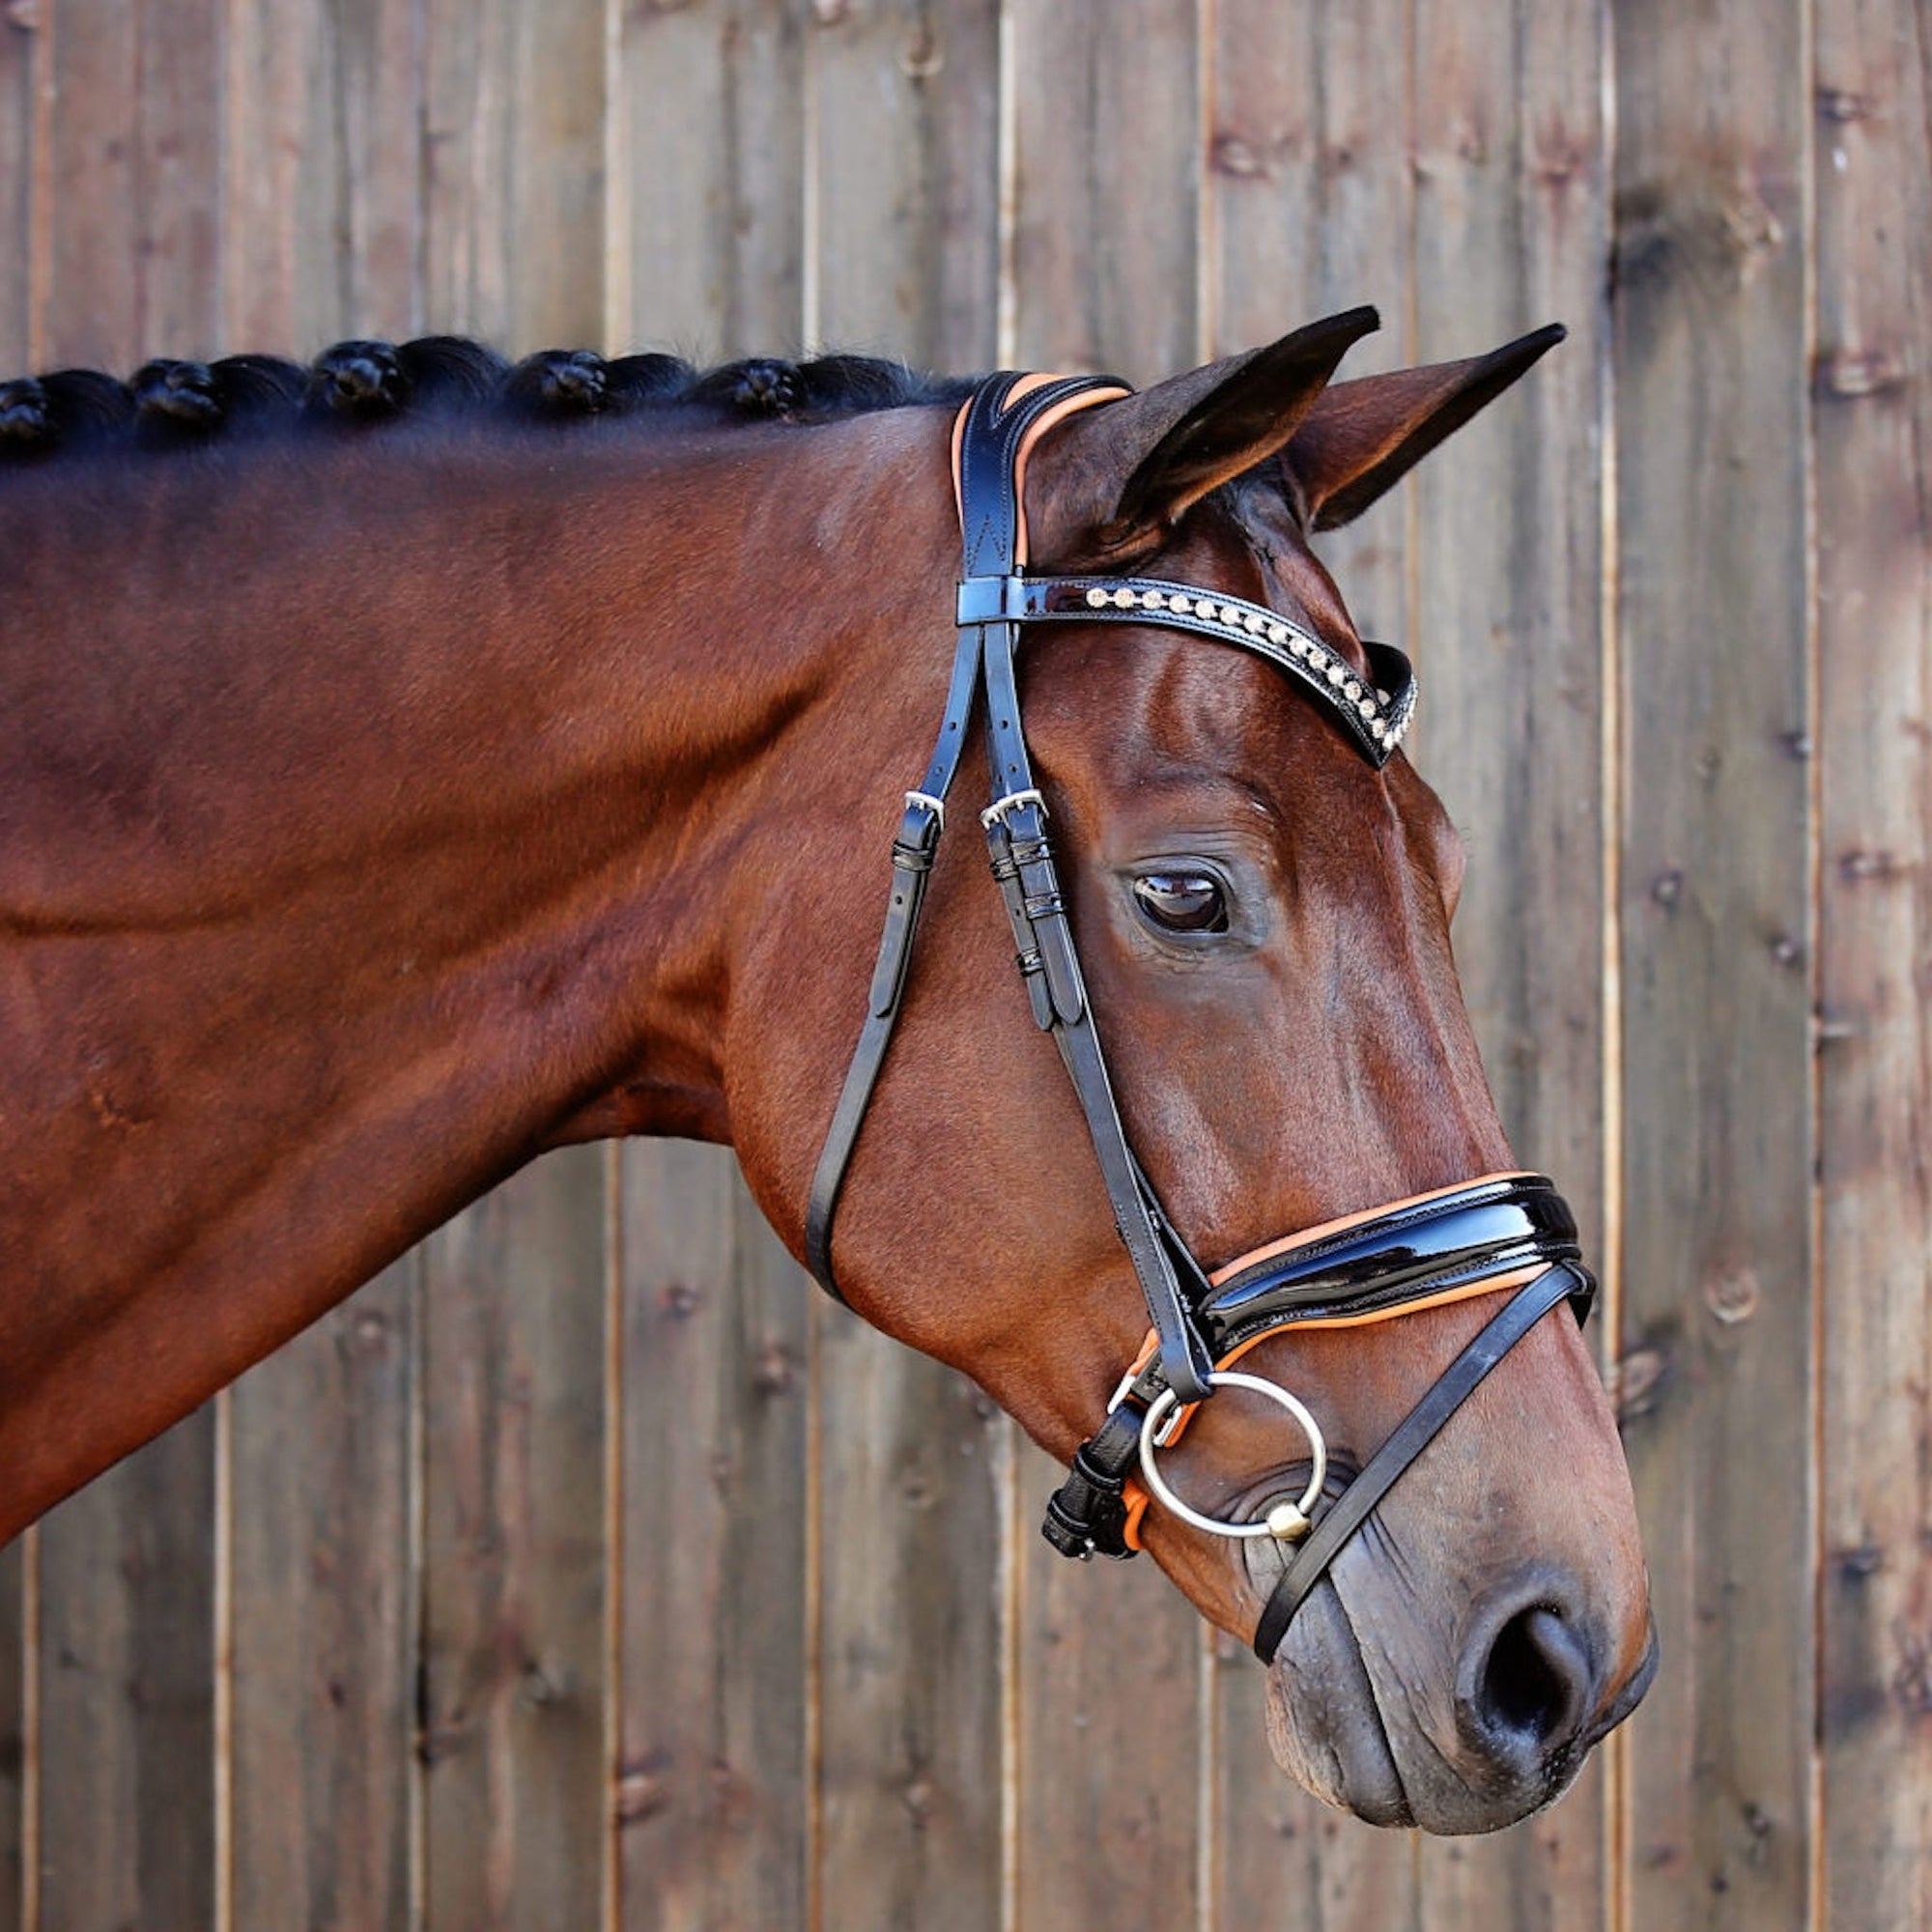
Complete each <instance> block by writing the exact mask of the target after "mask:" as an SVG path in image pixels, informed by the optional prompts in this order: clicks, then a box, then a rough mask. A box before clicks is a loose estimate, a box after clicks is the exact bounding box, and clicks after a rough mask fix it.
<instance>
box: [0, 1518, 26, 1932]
mask: <svg viewBox="0 0 1932 1932" xmlns="http://www.w3.org/2000/svg"><path fill="white" fill-rule="evenodd" d="M25 1557H26V1544H25V1542H24V1540H20V1541H16V1542H14V1543H13V1544H10V1545H9V1546H8V1547H7V1548H5V1549H0V1932H21V1921H22V1918H23V1915H24V1911H25V1906H26V1868H25V1865H24V1863H23V1862H22V1854H23V1852H24V1850H25V1845H24V1838H25V1827H26V1810H25V1804H26V1765H27V1683H26V1665H27V1628H26V1625H27V1618H26V1608H27V1605H26V1600H25V1597H24V1596H23V1594H22V1591H23V1588H24V1584H25V1578H24V1577H23V1576H22V1574H21V1573H22V1571H23V1569H24V1565H25Z"/></svg>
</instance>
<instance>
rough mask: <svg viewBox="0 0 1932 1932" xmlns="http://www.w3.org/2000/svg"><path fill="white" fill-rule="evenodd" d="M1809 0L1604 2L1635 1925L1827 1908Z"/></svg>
mask: <svg viewBox="0 0 1932 1932" xmlns="http://www.w3.org/2000/svg"><path fill="white" fill-rule="evenodd" d="M1803 17H1804V9H1803V8H1802V7H1801V6H1800V5H1799V4H1798V0H1783V4H1779V5H1775V6H1770V5H1764V4H1761V0H1749V4H1745V0H1709V4H1707V5H1704V6H1701V7H1699V8H1697V9H1695V10H1686V9H1684V8H1681V7H1677V6H1672V5H1665V4H1660V0H1635V3H1634V4H1631V5H1627V6H1620V7H1618V8H1617V9H1615V10H1614V20H1613V25H1614V31H1615V61H1616V73H1617V106H1616V128H1617V137H1616V147H1617V153H1616V164H1615V165H1616V234H1615V284H1614V288H1615V297H1614V305H1613V318H1614V329H1613V355H1614V363H1615V378H1614V380H1615V385H1616V412H1615V422H1616V435H1617V472H1618V506H1617V523H1618V550H1619V555H1618V561H1617V580H1618V583H1619V586H1620V620H1619V650H1620V653H1621V660H1622V665H1623V669H1624V676H1625V706H1626V708H1625V712H1624V717H1625V721H1626V730H1625V748H1624V751H1625V758H1626V760H1627V763H1626V769H1625V775H1624V781H1623V784H1622V793H1623V800H1624V834H1623V837H1624V854H1623V892H1622V903H1621V917H1622V929H1623V945H1622V958H1623V965H1622V976H1623V986H1624V991H1625V996H1626V1001H1627V1006H1626V1013H1625V1019H1624V1025H1623V1055H1622V1081H1623V1094H1624V1119H1625V1122H1626V1129H1625V1135H1624V1152H1623V1162H1624V1176H1625V1223H1624V1227H1623V1229H1622V1231H1621V1234H1622V1251H1623V1260H1622V1267H1623V1281H1624V1322H1625V1339H1626V1343H1627V1345H1629V1346H1631V1347H1634V1349H1636V1350H1639V1351H1641V1352H1642V1353H1643V1354H1645V1355H1646V1356H1647V1357H1648V1364H1647V1366H1648V1367H1649V1368H1651V1369H1654V1371H1655V1374H1654V1376H1652V1377H1651V1379H1650V1389H1649V1392H1648V1394H1647V1397H1646V1406H1645V1412H1644V1413H1642V1414H1641V1415H1640V1416H1630V1417H1628V1419H1627V1429H1626V1441H1627V1445H1628V1447H1629V1450H1630V1455H1631V1463H1632V1471H1633V1474H1634V1478H1635V1481H1636V1490H1637V1498H1638V1503H1639V1507H1640V1509H1641V1511H1642V1515H1643V1520H1644V1527H1645V1536H1646V1541H1647V1545H1648V1548H1649V1552H1650V1561H1651V1575H1652V1578H1653V1582H1654V1585H1655V1593H1656V1594H1655V1605H1656V1609H1657V1613H1658V1618H1659V1622H1660V1625H1661V1627H1662V1644H1663V1651H1662V1656H1663V1662H1662V1672H1661V1674H1660V1676H1659V1678H1658V1682H1657V1685H1656V1688H1655V1689H1654V1690H1652V1691H1651V1693H1650V1696H1649V1698H1648V1700H1647V1701H1646V1703H1645V1705H1644V1707H1643V1709H1642V1710H1641V1711H1640V1712H1639V1713H1638V1714H1637V1717H1636V1719H1635V1720H1634V1723H1633V1725H1632V1729H1631V1734H1630V1743H1629V1749H1628V1765H1629V1773H1630V1776H1629V1817H1630V1843H1629V1856H1630V1866H1629V1870H1628V1872H1627V1874H1626V1878H1625V1893H1626V1896H1627V1898H1628V1900H1629V1909H1630V1913H1631V1918H1632V1922H1633V1923H1635V1924H1640V1925H1642V1926H1644V1927H1645V1928H1646V1932H1669V1928H1672V1927H1686V1928H1688V1927H1692V1926H1695V1927H1699V1928H1706V1927H1708V1928H1723V1927H1729V1926H1739V1927H1743V1926H1751V1927H1757V1926H1763V1925H1769V1924H1776V1925H1797V1924H1802V1923H1804V1919H1805V1916H1806V1913H1807V1911H1808V1902H1809V1887H1810V1882H1811V1869H1810V1866H1811V1859H1812V1856H1813V1847H1812V1845H1811V1842H1810V1831H1809V1824H1808V1816H1807V1813H1808V1805H1809V1778H1810V1769H1811V1728H1812V1692H1813V1674H1814V1673H1813V1667H1812V1659H1813V1636H1814V1630H1813V1617H1812V1599H1811V1549H1812V1525H1811V1523H1810V1522H1809V1520H1807V1519H1808V1511H1807V1507H1806V1497H1807V1493H1808V1492H1807V1477H1808V1463H1809V1450H1810V1441H1811V1427H1812V1418H1811V1414H1810V1399H1811V1374H1812V1363H1811V1323H1812V1304H1811V1266H1810V1257H1811V1246H1812V1240H1811V1228H1810V1213H1809V1203H1810V1189H1811V1161H1812V1151H1813V1147H1814V1141H1813V1133H1812V1120H1811V1107H1810V1099H1809V1088H1810V1037H1809V1014H1808V1011H1807V1005H1808V989H1807V986H1806V972H1807V946H1808V933H1807V930H1806V913H1807V906H1808V901H1809V884H1810V881H1809V862H1808V854H1807V832H1808V814H1807V792H1808V783H1807V780H1808V773H1807V769H1806V766H1805V762H1804V756H1803V753H1804V747H1805V745H1806V742H1807V737H1808V730H1809V723H1808V720H1807V715H1806V701H1807V694H1806V674H1805V671H1806V582H1805V576H1806V572H1805V469H1806V461H1805V430H1806V412H1805V408H1804V379H1805V369H1804V227H1803V223H1804V192H1803V180H1804V159H1805V128H1806V126H1807V121H1808V113H1809V103H1808V102H1807V101H1806V100H1805V99H1804V98H1803V82H1804V73H1805V70H1806V58H1805V56H1806V49H1805V47H1804V43H1803V34H1802V21H1803Z"/></svg>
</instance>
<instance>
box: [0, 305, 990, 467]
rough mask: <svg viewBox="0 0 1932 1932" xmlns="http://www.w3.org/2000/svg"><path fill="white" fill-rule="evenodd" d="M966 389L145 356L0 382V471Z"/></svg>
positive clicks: (751, 363) (799, 414) (812, 368)
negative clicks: (385, 431) (375, 434)
mask: <svg viewBox="0 0 1932 1932" xmlns="http://www.w3.org/2000/svg"><path fill="white" fill-rule="evenodd" d="M975 380H976V379H974V378H970V377H964V378H962V377H932V376H926V375H922V374H920V373H919V372H918V371H916V370H913V369H910V368H908V367H907V366H906V365H905V364H904V363H902V362H892V361H885V360H881V359H879V358H877V357H873V356H867V355H820V356H815V357H812V358H810V359H808V360H805V361H789V360H787V359H785V358H783V357H781V356H775V355H754V356H746V357H743V358H741V359H739V360H737V361H733V362H725V363H722V364H720V365H719V366H718V367H717V368H714V369H709V370H702V371H700V370H697V369H694V368H693V367H692V366H691V364H690V363H688V362H685V361H682V360H680V359H679V358H678V357H677V356H674V355H648V354H647V355H623V356H618V357H615V358H613V359H607V358H606V357H604V356H602V355H598V354H596V352H595V351H593V350H588V349H546V350H541V351H539V352H538V353H537V354H536V355H527V356H526V357H525V358H524V359H523V360H522V361H521V362H517V363H514V364H513V363H511V362H509V361H507V360H505V358H504V357H503V356H501V355H498V354H497V352H496V351H495V350H494V349H491V348H489V347H487V346H486V345H485V344H483V343H480V342H472V341H469V339H467V338H466V337H463V336H457V335H426V336H422V337H419V338H418V339H417V340H415V341H413V342H404V343H391V342H380V341H375V340H365V339H354V340H351V341H347V342H338V343H336V344H335V345H334V346H333V347H332V348H329V349H326V350H324V351H323V353H322V354H321V355H318V356H317V357H316V358H315V360H314V361H313V362H311V363H309V364H308V365H307V366H306V367H304V366H303V365H302V364H300V363H297V362H290V361H286V360H284V359H282V358H280V357H278V356H271V355H228V356H223V357H221V358H220V359H219V360H217V361H213V362H199V361H193V360H185V359H177V358H173V357H165V356H160V357H156V358H155V359H154V360H152V361H148V362H144V363H143V364H142V365H141V367H140V368H139V369H137V370H136V371H135V372H134V374H133V376H132V377H131V378H130V379H129V380H128V382H126V383H123V382H120V381H118V380H117V379H116V378H114V377H112V376H107V375H102V374H100V373H99V372H98V371H95V370H91V369H60V370H55V371H53V372H52V373H50V374H47V375H43V376H26V377H21V378H19V379H17V380H15V381H14V382H7V383H0V469H7V468H9V467H17V466H19V465H22V464H40V463H43V462H45V461H47V460H49V459H51V458H56V457H60V456H67V455H80V454H85V453H96V452H101V451H108V450H115V449H123V450H125V449H134V450H142V451H153V452H164V451H169V450H179V449H185V448H193V447H203V446H206V445H207V444H209V443H211V442H213V441H214V440H237V439H240V438H243V437H246V438H251V439H252V438H260V437H265V436H282V437H288V438H300V437H303V436H309V435H315V434H318V433H333V434H339V433H342V432H344V431H349V432H352V433H357V434H366V433H369V432H371V431H373V430H376V429H378V428H380V426H381V425H383V424H384V423H388V422H393V421H398V420H401V419H404V418H412V419H414V418H428V419H438V418H442V419H449V420H455V419H458V418H467V419H469V420H477V419H487V418H489V417H492V416H495V417H497V418H499V419H501V420H505V421H512V422H517V421H521V422H525V423H531V422H537V423H550V424H556V425H567V424H570V423H573V422H582V421H584V420H585V419H587V418H590V417H637V418H651V417H659V418H663V419H664V420H666V421H673V420H689V419H691V418H692V417H694V416H696V417H700V418H703V419H706V420H709V421H711V422H715V423H720V424H728V423H734V422H781V423H812V422H822V421H826V420H829V419H831V418H834V417H838V416H845V415H856V414H861V413H865V412H871V411H875V410H892V409H904V408H908V407H912V406H916V405H919V404H942V403H943V404H949V405H956V404H958V403H960V402H963V401H964V400H965V399H966V398H967V397H968V396H969V395H970V394H971V393H972V390H973V387H974V384H975Z"/></svg>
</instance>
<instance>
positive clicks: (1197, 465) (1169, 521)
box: [1027, 308, 1381, 565]
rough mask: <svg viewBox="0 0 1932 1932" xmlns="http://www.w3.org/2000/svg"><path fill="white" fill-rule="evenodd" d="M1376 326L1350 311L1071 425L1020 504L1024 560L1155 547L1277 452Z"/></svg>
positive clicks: (1057, 436)
mask: <svg viewBox="0 0 1932 1932" xmlns="http://www.w3.org/2000/svg"><path fill="white" fill-rule="evenodd" d="M1380 326H1381V323H1380V318H1379V317H1378V315H1377V314H1376V312H1375V310H1374V309H1372V308H1355V309H1350V310H1349V311H1348V313H1347V314H1345V315H1334V316H1329V317H1328V318H1327V319H1326V320H1325V321H1321V322H1312V323H1310V324H1309V325H1308V326H1307V327H1305V328H1297V329H1296V330H1295V331H1294V332H1293V334H1292V335H1284V336H1283V337H1282V338H1281V340H1280V341H1279V342H1275V343H1272V344H1270V345H1269V346H1268V347H1267V348H1265V349H1253V350H1250V351H1249V352H1248V353H1247V354H1246V355H1232V356H1229V357H1228V358H1227V359H1226V360H1224V361H1220V362H1210V363H1208V366H1207V367H1206V368H1203V369H1195V370H1192V371H1190V372H1189V373H1188V374H1187V375H1185V376H1176V377H1175V378H1174V379H1173V380H1172V381H1170V382H1166V383H1162V384H1158V385H1157V386H1156V387H1154V388H1151V389H1148V390H1145V391H1143V392H1142V393H1141V394H1139V395H1135V396H1128V397H1126V398H1124V399H1123V400H1122V401H1121V402H1118V403H1110V404H1108V405H1107V407H1106V408H1104V409H1097V410H1094V411H1091V412H1081V413H1080V414H1078V415H1075V416H1073V417H1071V418H1070V419H1069V420H1068V421H1067V423H1066V424H1065V426H1064V427H1063V428H1061V429H1060V430H1058V431H1056V432H1055V433H1054V435H1053V436H1052V437H1051V439H1050V440H1049V442H1048V444H1047V445H1046V447H1045V448H1044V449H1043V450H1042V452H1041V455H1042V457H1043V458H1044V462H1043V463H1042V464H1041V466H1040V467H1039V469H1037V470H1036V472H1035V474H1036V475H1037V476H1038V477H1039V481H1040V483H1042V484H1043V485H1044V486H1045V487H1044V488H1043V489H1041V490H1040V491H1039V493H1038V498H1037V500H1036V498H1035V497H1033V496H1032V495H1030V497H1029V500H1028V505H1027V508H1028V512H1029V519H1030V522H1031V523H1032V526H1033V530H1034V549H1035V550H1036V552H1037V553H1038V554H1041V555H1042V556H1044V557H1047V558H1051V559H1052V560H1054V561H1055V562H1058V563H1062V564H1063V565H1064V564H1065V562H1066V561H1067V560H1068V559H1069V557H1070V556H1072V555H1078V554H1089V555H1091V554H1094V553H1095V552H1096V551H1097V553H1098V554H1101V555H1107V556H1115V557H1118V556H1119V555H1120V554H1121V553H1122V552H1123V551H1132V550H1135V549H1139V548H1144V547H1145V546H1146V545H1147V544H1148V543H1149V542H1151V541H1152V540H1155V539H1157V538H1158V536H1159V535H1160V534H1161V533H1162V532H1163V531H1165V530H1168V529H1170V528H1172V527H1173V526H1174V525H1175V524H1177V523H1178V522H1179V520H1180V518H1181V517H1182V516H1184V515H1185V514H1186V512H1187V511H1188V510H1189V509H1191V508H1192V507H1193V505H1194V504H1196V503H1198V502H1199V501H1200V500H1201V498H1202V497H1205V496H1207V495H1208V492H1209V491H1210V490H1213V489H1216V488H1218V487H1219V486H1220V485H1221V484H1223V483H1226V482H1228V481H1230V480H1231V479H1232V478H1234V477H1236V476H1239V475H1242V474H1243V473H1244V472H1246V471H1247V470H1250V469H1254V468H1255V467H1256V466H1257V465H1258V464H1261V463H1264V462H1265V461H1266V460H1267V459H1268V458H1269V457H1270V456H1274V455H1276V454H1277V453H1279V452H1280V451H1281V450H1282V449H1283V448H1284V447H1285V446H1286V444H1287V443H1288V440H1289V439H1290V438H1291V437H1292V436H1293V434H1294V432H1295V430H1296V428H1297V427H1298V426H1299V425H1300V423H1301V422H1302V420H1303V419H1304V418H1305V417H1306V416H1307V414H1308V412H1309V411H1310V410H1311V409H1312V408H1313V407H1314V405H1315V402H1316V399H1317V398H1318V397H1319V396H1320V395H1321V391H1322V389H1323V387H1324V386H1325V385H1326V384H1327V381H1328V378H1329V377H1330V376H1331V375H1332V374H1333V373H1334V370H1335V365H1336V364H1337V363H1338V362H1340V361H1341V359H1342V357H1343V355H1345V354H1346V353H1347V352H1348V350H1349V348H1350V345H1351V344H1353V343H1355V342H1358V341H1359V340H1360V339H1361V338H1362V337H1363V336H1364V335H1367V334H1368V333H1369V332H1370V331H1371V330H1372V329H1375V328H1378V327H1380Z"/></svg>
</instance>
